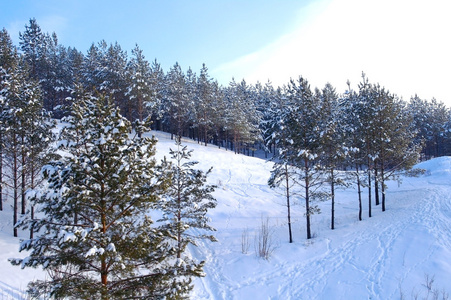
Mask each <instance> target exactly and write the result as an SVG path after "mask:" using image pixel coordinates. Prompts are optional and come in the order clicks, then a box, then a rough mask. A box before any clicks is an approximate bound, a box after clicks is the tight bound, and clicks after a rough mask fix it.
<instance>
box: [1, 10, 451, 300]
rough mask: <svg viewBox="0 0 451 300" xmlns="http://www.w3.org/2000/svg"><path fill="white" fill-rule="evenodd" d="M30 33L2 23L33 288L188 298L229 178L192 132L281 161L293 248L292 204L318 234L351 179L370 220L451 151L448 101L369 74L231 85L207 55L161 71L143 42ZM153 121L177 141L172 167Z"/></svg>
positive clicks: (4, 143)
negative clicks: (159, 151)
mask: <svg viewBox="0 0 451 300" xmlns="http://www.w3.org/2000/svg"><path fill="white" fill-rule="evenodd" d="M19 39H20V43H19V45H14V44H13V42H12V40H11V38H10V33H8V32H7V31H6V29H3V30H2V31H0V156H1V159H0V183H1V184H0V214H2V213H4V212H2V211H3V210H4V207H3V203H6V202H7V201H10V202H11V203H13V210H12V211H13V214H12V215H11V216H10V218H11V220H12V223H13V224H15V226H14V227H13V228H11V235H13V236H15V237H17V236H18V230H26V231H27V232H28V235H29V238H28V239H25V240H24V241H23V242H22V243H21V244H20V250H21V251H22V250H24V251H28V253H29V256H28V257H27V258H25V259H23V258H22V259H19V258H18V259H11V261H10V262H11V264H13V265H18V266H21V267H22V268H28V267H33V268H36V267H42V268H43V269H44V270H46V271H47V273H48V278H47V280H37V281H34V282H31V283H30V284H29V285H28V290H27V291H28V293H29V294H30V295H31V296H32V297H36V298H39V297H54V298H56V299H63V298H64V299H185V298H189V295H190V292H191V291H192V289H193V285H194V283H193V280H194V279H195V278H200V277H204V276H208V273H207V274H206V272H205V270H204V266H205V261H204V260H197V259H196V258H194V257H192V256H190V255H188V254H187V253H188V248H189V247H196V246H197V244H198V243H199V242H200V241H202V242H211V243H215V242H216V241H217V239H216V238H215V235H214V232H215V230H216V229H215V228H214V227H213V225H212V224H211V223H212V220H211V219H210V218H209V217H208V212H209V211H211V210H213V209H214V208H215V207H216V206H217V205H218V203H217V200H216V199H215V197H214V193H215V190H216V189H217V188H218V186H216V185H212V184H209V183H207V178H208V176H210V174H211V173H210V172H211V169H210V170H208V171H201V170H199V169H197V168H196V164H197V162H196V161H195V160H193V159H192V157H191V156H192V151H191V150H189V149H188V148H187V146H186V145H184V144H183V139H189V140H191V141H192V142H195V143H197V144H198V145H202V146H207V145H210V146H211V145H214V146H215V147H216V148H218V149H223V150H227V151H230V152H232V153H235V154H236V155H245V156H249V157H255V156H257V157H259V158H262V159H265V160H267V161H269V162H271V163H272V168H271V172H270V177H269V178H268V180H267V185H268V186H269V187H270V188H271V189H274V190H277V191H280V197H281V198H282V199H283V201H282V202H283V204H284V205H283V209H284V216H285V220H284V222H285V223H284V224H286V226H285V230H286V232H287V237H288V238H287V242H289V243H290V244H291V243H292V242H293V241H294V238H293V235H295V234H298V233H295V232H293V230H292V209H293V199H294V198H296V199H302V203H300V205H302V207H303V222H304V224H305V226H304V227H303V230H305V231H304V232H303V234H304V235H305V239H307V240H310V239H313V238H314V237H315V235H314V233H313V232H312V228H311V218H312V217H313V216H314V215H316V214H318V213H320V207H319V206H318V203H321V202H323V201H329V202H330V216H331V217H330V221H329V227H330V228H331V229H335V227H336V223H335V211H336V205H338V204H336V201H335V200H336V199H335V195H336V191H337V189H342V188H344V187H349V186H353V187H354V188H355V193H354V197H355V199H356V208H357V212H356V218H357V219H358V220H362V219H363V218H367V217H368V218H370V217H372V213H373V212H374V209H376V208H377V209H378V210H382V211H385V210H386V209H388V208H389V205H390V204H389V203H388V201H387V200H388V199H386V197H388V195H387V193H386V189H387V182H388V181H392V180H398V179H399V178H400V177H401V176H407V177H415V176H419V175H421V174H422V172H424V170H420V169H412V168H413V166H414V165H415V164H417V163H418V162H420V161H425V160H428V159H431V158H436V157H441V156H449V155H451V110H450V109H449V108H448V107H447V106H446V105H445V104H444V103H442V102H440V100H439V99H420V98H419V97H418V96H413V97H412V98H411V99H402V98H400V97H398V96H397V95H396V93H394V92H395V91H390V90H389V89H388V88H386V87H384V86H381V85H379V84H378V83H374V82H372V81H371V74H368V76H367V75H366V74H365V73H362V76H361V81H360V83H359V84H358V86H357V88H356V89H353V88H351V83H349V82H348V89H347V90H344V91H337V90H336V89H335V88H334V87H333V86H332V85H331V84H326V85H325V86H324V87H312V86H311V85H310V84H309V82H308V79H307V78H304V77H302V76H299V77H298V78H292V79H291V80H290V81H289V82H287V83H286V84H285V85H283V86H273V85H272V83H271V82H270V81H269V82H266V83H256V84H248V83H246V81H245V80H241V81H235V80H234V79H232V80H231V81H230V83H229V84H228V85H226V86H224V85H221V84H219V83H218V82H217V81H216V80H215V79H214V78H212V77H211V76H210V75H209V71H208V68H207V66H206V65H205V64H204V65H202V66H198V67H199V69H198V70H197V69H196V70H195V69H191V67H190V66H188V68H187V69H186V70H185V69H183V68H182V66H180V65H179V64H178V63H177V62H175V63H174V65H173V66H172V67H171V68H170V69H169V70H163V69H162V67H161V65H160V64H159V62H158V60H157V59H154V60H151V61H149V60H148V58H146V57H144V55H143V51H142V49H141V48H140V47H139V46H138V45H136V46H135V48H134V49H131V51H129V52H128V51H127V50H125V49H122V48H121V46H120V45H119V44H118V43H111V44H110V43H108V42H106V41H104V40H102V41H100V42H97V43H93V44H92V45H91V47H90V48H89V50H88V51H87V52H86V53H82V52H80V51H78V50H77V49H75V48H73V47H66V46H64V45H61V44H60V43H59V42H58V37H57V35H56V34H55V33H52V34H49V33H45V32H42V30H41V28H40V26H39V24H38V22H37V21H36V20H35V19H30V20H29V23H28V24H26V25H25V27H24V30H23V31H22V32H20V35H19ZM184 67H186V66H184ZM299 71H300V72H302V70H299ZM363 71H364V70H363ZM324 77H325V78H327V74H324ZM151 130H152V131H159V132H164V133H167V134H168V135H170V137H171V139H172V140H173V141H174V147H173V148H172V149H171V152H170V153H169V156H168V157H165V159H163V160H162V161H158V160H157V159H156V158H155V151H156V150H155V145H156V144H157V139H156V138H154V137H152V135H151V134H149V132H151ZM211 167H212V168H213V169H214V168H215V166H214V165H212V166H211ZM298 204H299V203H298ZM363 207H367V208H368V209H363ZM372 209H373V210H372ZM8 218H9V217H8ZM213 221H214V220H213ZM262 222H263V221H262ZM263 225H264V222H263ZM262 228H264V226H262ZM298 235H299V234H298ZM244 238H246V236H245V235H243V239H244ZM246 243H247V242H246V240H243V242H242V246H243V247H244V246H246ZM261 246H262V247H263V248H260V250H261V256H262V257H269V256H270V254H271V253H270V252H271V249H268V248H265V245H264V244H263V245H261ZM266 246H268V245H266ZM270 246H271V245H269V247H270ZM243 249H244V248H243ZM243 251H244V250H243ZM243 253H244V252H243ZM46 299H47V298H46Z"/></svg>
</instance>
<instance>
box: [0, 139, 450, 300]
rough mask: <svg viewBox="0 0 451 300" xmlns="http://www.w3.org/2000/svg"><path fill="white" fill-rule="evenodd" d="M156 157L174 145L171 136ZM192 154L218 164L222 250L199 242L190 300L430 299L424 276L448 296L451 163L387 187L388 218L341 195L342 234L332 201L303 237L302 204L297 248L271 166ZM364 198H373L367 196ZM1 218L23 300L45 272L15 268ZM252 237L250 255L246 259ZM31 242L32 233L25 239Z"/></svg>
mask: <svg viewBox="0 0 451 300" xmlns="http://www.w3.org/2000/svg"><path fill="white" fill-rule="evenodd" d="M156 135H157V137H158V138H159V143H158V144H157V148H158V153H157V157H159V158H162V157H163V156H164V155H167V152H168V149H169V148H171V147H172V148H173V147H174V146H175V145H174V143H173V141H171V140H170V139H169V136H168V135H166V134H164V133H158V132H157V133H156ZM185 142H186V143H188V144H189V145H188V147H189V148H190V149H194V152H193V158H194V159H195V160H197V161H199V164H198V165H197V167H198V168H200V169H203V170H207V169H208V168H209V167H211V166H213V167H214V168H213V171H212V173H211V175H210V177H209V181H210V183H211V184H215V185H217V186H218V188H217V190H216V192H215V194H214V195H215V197H216V198H217V200H218V206H217V208H216V209H214V210H213V211H211V212H210V216H211V219H212V225H213V226H214V227H215V228H216V229H217V232H216V233H215V235H216V237H217V239H218V240H219V242H216V243H210V242H205V243H204V242H200V243H199V247H197V248H191V251H192V254H193V255H194V256H196V257H198V258H199V259H206V261H207V264H206V267H205V272H206V273H207V276H206V277H205V278H201V279H197V280H196V281H195V288H194V291H193V295H192V298H193V299H399V298H401V293H402V294H403V297H404V298H405V299H411V298H414V297H415V296H416V295H418V296H419V299H422V297H426V296H427V289H426V287H425V286H423V285H425V284H426V281H427V280H426V279H425V277H426V276H427V277H428V278H429V279H431V278H434V282H433V289H437V290H439V291H440V293H442V291H443V290H445V291H446V292H447V293H450V294H451V284H450V282H451V225H450V224H451V223H450V222H451V158H448V157H447V158H438V159H434V160H431V161H428V162H424V163H421V164H419V165H418V167H420V168H423V169H426V170H427V172H426V174H425V175H423V176H421V177H419V178H404V179H403V184H402V185H401V186H398V184H397V183H395V182H390V183H389V189H388V191H387V211H386V212H384V213H382V212H381V211H380V207H375V206H373V217H372V218H368V217H367V214H368V213H367V208H368V207H367V206H368V204H367V203H366V201H364V202H363V205H364V220H363V221H360V222H359V221H358V218H357V213H358V203H357V192H356V191H355V190H354V189H352V188H350V189H347V190H343V191H339V192H338V195H337V204H336V229H335V230H333V231H332V230H330V229H329V223H330V212H329V210H330V203H328V202H324V203H321V204H320V207H321V209H322V213H321V214H320V215H315V216H313V218H312V232H313V234H314V236H315V238H314V239H312V240H308V241H307V240H306V239H305V220H304V215H303V211H304V208H303V206H302V205H297V206H294V207H293V208H292V215H293V217H292V220H293V222H294V223H293V226H294V227H293V235H294V243H293V244H289V243H288V229H287V224H286V207H284V206H283V205H282V204H283V202H284V199H283V197H282V196H280V195H278V194H277V193H276V192H275V191H273V190H271V189H269V187H268V186H267V184H266V182H267V180H268V177H269V172H270V170H271V164H270V163H267V162H265V161H264V160H262V159H258V158H252V157H246V156H243V155H236V154H234V153H233V152H231V151H225V150H223V149H221V150H218V149H217V148H216V147H213V146H208V147H205V146H201V145H198V144H197V143H192V142H190V141H189V140H185ZM363 197H364V199H365V200H366V195H365V194H363ZM4 206H6V210H5V211H3V212H0V299H18V298H20V297H21V296H23V294H21V291H23V290H24V289H25V288H26V283H27V281H29V280H32V279H34V278H38V277H39V278H43V277H44V276H45V274H44V273H42V272H40V271H39V270H30V269H25V270H21V269H20V268H18V267H12V266H10V265H9V263H8V262H7V261H6V259H7V258H9V257H17V256H19V255H23V254H17V249H18V243H19V241H18V239H16V238H13V237H12V235H11V232H10V231H12V230H11V227H10V226H11V221H10V220H9V219H12V216H11V213H10V211H11V210H10V203H5V205H4ZM266 218H268V220H269V224H270V227H271V230H272V231H273V235H272V237H273V244H274V246H276V249H275V251H274V253H273V255H272V256H271V258H270V259H269V261H267V260H263V259H261V258H257V257H256V255H255V251H254V234H255V233H256V232H257V230H258V228H259V226H260V224H261V221H262V219H263V220H266ZM243 230H247V232H248V236H249V241H250V247H249V250H248V252H247V253H246V254H243V253H242V242H241V239H242V234H243ZM21 234H22V237H26V233H21Z"/></svg>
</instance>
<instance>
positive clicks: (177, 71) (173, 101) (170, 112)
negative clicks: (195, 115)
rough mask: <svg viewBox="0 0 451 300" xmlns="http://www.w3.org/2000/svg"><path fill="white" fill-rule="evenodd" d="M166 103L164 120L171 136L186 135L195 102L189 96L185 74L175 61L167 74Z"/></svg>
mask: <svg viewBox="0 0 451 300" xmlns="http://www.w3.org/2000/svg"><path fill="white" fill-rule="evenodd" d="M164 103H165V106H166V114H165V119H164V122H165V124H166V125H167V126H168V129H169V132H170V133H171V137H174V135H175V136H176V137H180V136H184V135H185V134H184V133H185V132H184V131H185V130H186V124H187V122H188V120H189V116H190V113H191V112H190V111H191V110H192V108H193V107H194V103H192V102H191V101H190V99H189V98H188V93H187V89H186V82H185V74H183V71H182V68H181V67H180V65H179V64H178V63H175V65H174V66H173V67H172V68H171V69H170V70H169V72H168V74H167V76H166V94H165V98H164Z"/></svg>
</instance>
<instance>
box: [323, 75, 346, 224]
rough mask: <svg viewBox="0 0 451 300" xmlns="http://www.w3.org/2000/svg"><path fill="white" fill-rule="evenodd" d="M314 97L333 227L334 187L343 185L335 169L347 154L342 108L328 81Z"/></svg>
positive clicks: (343, 182)
mask: <svg viewBox="0 0 451 300" xmlns="http://www.w3.org/2000/svg"><path fill="white" fill-rule="evenodd" d="M316 97H318V98H319V100H320V101H319V102H320V105H321V118H320V121H321V122H320V123H319V127H320V132H321V139H322V142H321V144H322V145H321V147H322V154H321V164H322V165H323V166H324V167H325V169H326V172H327V174H328V175H327V181H328V182H329V184H330V193H329V197H330V199H331V224H330V228H331V229H335V188H336V187H337V186H340V185H341V186H342V185H345V181H344V180H343V179H342V178H340V176H339V173H338V172H337V169H338V168H339V166H340V164H341V163H342V162H343V161H344V160H345V158H346V156H347V154H348V147H347V146H346V145H345V144H344V141H345V137H344V124H343V123H344V122H343V109H342V107H341V106H340V103H339V99H338V95H337V93H336V91H335V88H333V87H332V85H331V84H329V83H328V84H326V86H325V87H324V88H323V89H322V90H321V91H317V93H316Z"/></svg>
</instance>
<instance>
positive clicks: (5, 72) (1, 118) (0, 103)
mask: <svg viewBox="0 0 451 300" xmlns="http://www.w3.org/2000/svg"><path fill="white" fill-rule="evenodd" d="M16 63H17V50H16V48H15V47H14V46H13V42H12V40H11V37H10V36H9V34H8V32H7V31H6V29H4V28H3V29H2V30H1V31H0V211H1V210H3V185H4V176H3V173H4V168H3V167H4V166H3V154H4V144H5V134H6V132H7V124H6V123H7V122H6V118H5V117H6V116H7V115H8V109H7V100H6V96H7V95H6V93H7V92H8V89H7V87H8V85H9V79H10V75H9V73H11V72H12V70H13V68H14V67H15V65H16Z"/></svg>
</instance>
